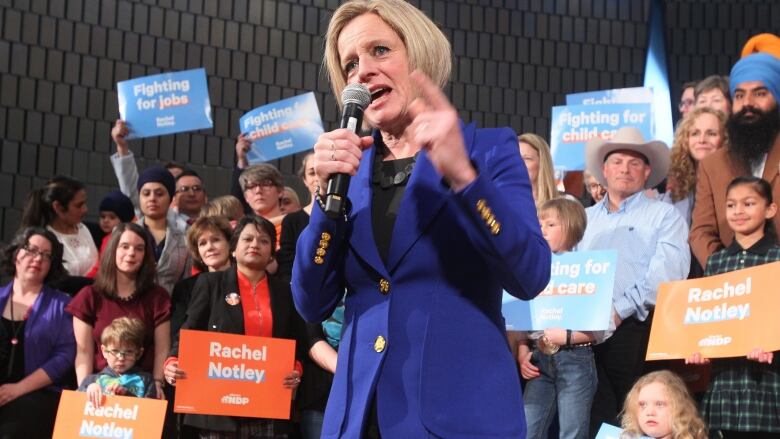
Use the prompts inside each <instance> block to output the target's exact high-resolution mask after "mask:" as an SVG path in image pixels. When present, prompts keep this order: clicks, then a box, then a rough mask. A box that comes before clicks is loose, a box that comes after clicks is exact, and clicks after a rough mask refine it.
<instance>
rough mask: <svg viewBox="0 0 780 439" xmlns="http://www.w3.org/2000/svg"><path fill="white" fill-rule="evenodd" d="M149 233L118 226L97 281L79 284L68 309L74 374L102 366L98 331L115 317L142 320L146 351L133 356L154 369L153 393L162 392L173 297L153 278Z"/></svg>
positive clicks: (135, 226) (78, 375)
mask: <svg viewBox="0 0 780 439" xmlns="http://www.w3.org/2000/svg"><path fill="white" fill-rule="evenodd" d="M151 248H152V244H151V242H150V240H149V236H148V234H147V233H146V232H145V231H144V229H143V228H142V227H141V226H139V225H138V224H133V223H122V224H120V225H119V226H117V227H116V228H115V229H114V231H113V233H112V235H111V240H110V241H109V242H108V246H107V247H106V251H105V252H104V254H103V257H102V259H101V261H100V269H99V270H98V273H97V276H95V283H94V284H93V285H91V286H87V287H85V288H84V289H82V290H81V291H80V292H79V293H78V294H77V295H76V297H74V298H73V300H72V301H71V302H70V304H68V306H67V308H66V311H68V312H69V313H70V314H72V315H73V317H75V318H74V319H73V332H74V333H75V336H76V344H77V347H78V348H77V351H76V363H75V364H76V379H77V380H78V382H79V383H81V381H82V380H83V379H84V378H85V377H86V376H87V375H89V374H91V373H93V372H94V371H96V370H103V368H105V367H106V360H105V358H103V357H102V356H100V355H95V352H96V349H97V347H98V346H100V334H102V332H103V329H104V328H105V327H106V326H108V325H110V324H111V322H112V321H113V320H114V319H115V318H118V317H125V316H127V317H134V318H137V319H140V320H141V321H142V322H144V325H145V328H146V338H145V340H144V353H143V355H142V357H141V358H140V359H136V360H138V361H136V364H138V365H139V366H140V367H141V368H142V369H143V370H145V371H147V372H150V373H152V374H153V376H154V378H155V381H156V383H157V394H158V395H162V394H163V392H162V382H163V381H162V377H163V372H162V367H163V361H164V360H165V357H166V355H167V353H168V350H169V349H170V342H171V338H170V317H171V301H170V297H169V296H168V293H167V292H166V291H165V290H164V289H162V288H161V287H159V286H158V285H156V284H155V268H154V267H155V264H154V256H153V255H152V250H151Z"/></svg>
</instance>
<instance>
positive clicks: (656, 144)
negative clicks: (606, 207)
mask: <svg viewBox="0 0 780 439" xmlns="http://www.w3.org/2000/svg"><path fill="white" fill-rule="evenodd" d="M619 150H629V151H635V152H638V153H639V154H642V155H643V156H645V157H647V160H648V162H650V169H651V172H650V176H649V177H648V178H647V181H646V182H645V187H654V186H656V185H657V184H658V183H660V182H662V181H663V179H664V178H666V171H668V170H669V161H670V159H669V147H668V146H666V144H665V143H664V142H661V141H660V140H652V141H650V142H645V139H644V137H642V132H641V131H639V129H638V128H634V127H623V128H621V129H619V130H618V131H617V133H615V137H613V138H612V139H610V140H604V139H602V138H600V137H595V138H593V139H590V140H589V141H588V143H586V144H585V169H586V170H587V171H588V172H590V173H591V175H593V176H594V177H596V180H598V182H599V183H601V185H602V186H604V187H607V179H606V178H604V168H603V166H604V159H605V158H606V157H607V156H608V155H609V154H610V153H612V152H614V151H619Z"/></svg>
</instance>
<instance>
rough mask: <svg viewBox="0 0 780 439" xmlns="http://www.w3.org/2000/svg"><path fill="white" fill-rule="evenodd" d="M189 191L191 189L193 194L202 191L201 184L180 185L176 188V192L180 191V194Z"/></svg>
mask: <svg viewBox="0 0 780 439" xmlns="http://www.w3.org/2000/svg"><path fill="white" fill-rule="evenodd" d="M190 191H192V193H193V194H197V193H200V192H203V186H200V185H197V184H196V185H193V186H182V187H180V188H178V189H176V192H177V193H180V194H183V193H185V192H190Z"/></svg>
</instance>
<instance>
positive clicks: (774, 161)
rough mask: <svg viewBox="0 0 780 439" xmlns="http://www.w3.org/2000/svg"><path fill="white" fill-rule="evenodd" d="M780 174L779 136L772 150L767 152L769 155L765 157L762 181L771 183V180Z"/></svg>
mask: <svg viewBox="0 0 780 439" xmlns="http://www.w3.org/2000/svg"><path fill="white" fill-rule="evenodd" d="M778 173H780V135H778V136H777V138H776V139H775V143H774V145H772V149H770V150H769V154H767V156H766V163H765V164H764V175H763V177H764V180H766V181H768V182H770V183H771V182H772V179H773V178H775V176H776V175H777V174H778Z"/></svg>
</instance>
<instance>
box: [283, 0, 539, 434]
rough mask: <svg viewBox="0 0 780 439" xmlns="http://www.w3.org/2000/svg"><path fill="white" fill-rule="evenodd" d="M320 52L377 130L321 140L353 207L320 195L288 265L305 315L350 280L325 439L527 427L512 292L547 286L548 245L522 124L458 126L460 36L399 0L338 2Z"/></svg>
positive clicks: (322, 176)
mask: <svg viewBox="0 0 780 439" xmlns="http://www.w3.org/2000/svg"><path fill="white" fill-rule="evenodd" d="M324 62H325V64H326V66H327V71H328V75H329V79H330V82H331V85H332V88H333V91H334V93H335V94H336V95H337V96H338V95H340V94H341V92H342V90H343V89H344V87H345V86H346V84H352V83H362V84H363V85H365V86H366V87H367V88H368V90H369V91H370V92H371V95H372V103H371V104H370V105H369V106H368V107H367V108H366V109H365V115H364V117H365V119H366V121H367V122H368V124H370V126H371V127H372V128H373V129H374V131H373V133H372V135H371V136H366V137H359V136H358V135H356V134H354V133H352V132H350V131H348V130H346V129H337V130H334V131H331V132H328V133H325V134H323V135H321V136H320V137H319V139H318V140H317V143H316V144H315V146H314V158H313V160H314V162H313V163H314V169H315V172H316V174H317V178H318V181H319V186H320V188H325V187H326V185H327V182H328V179H329V177H330V176H331V175H333V174H336V173H345V174H349V175H351V176H352V181H351V185H350V188H349V192H348V198H349V200H350V202H351V203H347V204H351V208H350V209H347V210H346V211H345V212H343V215H340V218H339V219H329V218H328V217H327V216H326V215H325V214H324V212H323V210H322V204H321V201H322V200H321V198H323V197H324V196H325V194H324V191H323V190H322V189H320V190H319V191H317V195H318V198H320V199H319V200H318V206H315V207H314V208H313V209H312V215H311V219H310V223H309V226H308V227H307V228H306V229H305V230H304V232H303V233H302V234H301V237H300V239H299V241H298V245H297V250H296V258H295V262H294V267H293V282H292V285H293V296H294V300H295V303H296V306H297V308H298V310H299V312H300V313H301V315H302V316H303V317H304V318H305V319H306V320H308V321H310V322H314V321H321V320H324V319H325V318H326V317H328V316H329V315H330V314H331V313H332V311H333V309H334V308H335V307H336V305H337V303H338V302H339V300H340V299H341V298H342V297H343V296H344V291H345V289H346V299H345V306H346V310H345V317H344V329H343V334H342V339H341V342H340V345H339V360H338V366H337V368H336V377H335V379H334V382H333V387H332V390H331V393H330V399H329V401H328V405H327V408H326V412H325V421H324V426H323V431H322V437H323V438H336V437H380V436H381V437H390V438H394V437H415V438H416V437H447V438H474V437H491V438H518V437H523V436H524V434H525V422H524V420H523V406H522V398H521V394H520V383H519V379H518V375H517V370H516V367H515V364H514V360H513V359H512V355H511V353H510V351H509V347H508V344H507V341H506V335H505V329H504V322H503V318H502V316H501V295H502V290H503V289H505V290H507V291H508V292H509V293H511V294H513V295H515V296H517V297H519V298H522V299H531V298H533V297H534V296H536V294H537V293H538V292H539V291H541V290H542V289H543V288H544V287H545V285H546V283H547V281H548V279H549V272H550V250H549V248H548V246H547V244H546V242H545V241H544V239H543V238H542V235H541V233H540V230H539V223H538V221H537V219H536V210H535V208H534V201H533V198H532V196H531V185H530V183H529V180H528V175H527V172H526V170H525V166H524V165H523V163H522V160H521V158H520V155H519V154H518V152H517V139H516V137H515V133H514V132H513V131H512V130H510V129H476V128H475V126H474V125H473V124H471V125H466V124H463V123H461V122H460V121H459V120H458V113H457V111H456V110H455V108H453V107H452V105H451V104H450V103H449V101H448V100H447V98H446V96H445V95H444V93H443V92H442V91H441V87H443V86H444V84H445V83H446V82H447V80H448V77H449V72H450V70H451V58H450V47H449V43H448V42H447V40H446V38H445V37H444V35H443V34H442V33H441V31H440V30H439V29H437V28H436V26H435V25H434V24H433V23H432V22H431V21H430V20H429V19H428V18H427V17H425V15H423V14H422V13H421V12H420V11H419V10H417V9H416V8H414V7H413V6H411V5H409V4H407V3H406V2H404V1H402V0H392V1H388V0H381V1H380V0H375V1H366V0H358V1H350V2H347V3H345V4H343V5H342V6H341V7H339V8H338V9H337V10H336V12H335V13H334V15H333V17H332V19H331V21H330V25H329V27H328V31H327V35H326V44H325V60H324Z"/></svg>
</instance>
